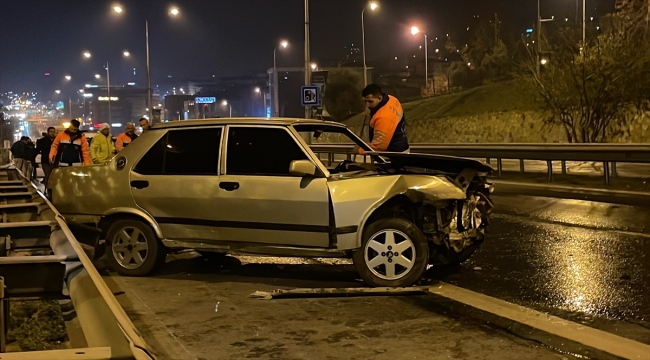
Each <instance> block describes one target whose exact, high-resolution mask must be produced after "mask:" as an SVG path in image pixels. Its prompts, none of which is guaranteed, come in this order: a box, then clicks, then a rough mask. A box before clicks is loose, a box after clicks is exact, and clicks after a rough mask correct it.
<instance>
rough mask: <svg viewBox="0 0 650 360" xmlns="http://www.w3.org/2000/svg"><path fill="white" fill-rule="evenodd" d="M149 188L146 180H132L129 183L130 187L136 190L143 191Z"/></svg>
mask: <svg viewBox="0 0 650 360" xmlns="http://www.w3.org/2000/svg"><path fill="white" fill-rule="evenodd" d="M148 186H149V182H148V181H147V180H133V181H131V187H134V188H136V189H144V188H146V187H148Z"/></svg>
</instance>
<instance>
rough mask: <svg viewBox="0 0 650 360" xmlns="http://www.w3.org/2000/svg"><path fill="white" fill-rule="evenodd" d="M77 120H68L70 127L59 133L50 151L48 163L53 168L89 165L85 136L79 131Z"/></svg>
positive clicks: (88, 152)
mask: <svg viewBox="0 0 650 360" xmlns="http://www.w3.org/2000/svg"><path fill="white" fill-rule="evenodd" d="M80 125H81V124H80V123H79V120H76V119H72V120H70V126H69V127H68V128H67V129H66V130H65V131H63V132H60V133H59V134H58V135H57V136H56V138H54V142H52V148H51V149H50V162H51V163H52V164H54V166H63V167H67V166H83V165H90V164H91V161H90V151H89V149H88V148H89V147H88V140H87V139H86V136H85V135H84V134H82V133H81V132H80V131H79V126H80Z"/></svg>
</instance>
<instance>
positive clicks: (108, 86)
mask: <svg viewBox="0 0 650 360" xmlns="http://www.w3.org/2000/svg"><path fill="white" fill-rule="evenodd" d="M106 89H107V91H108V122H109V124H110V123H112V122H113V116H112V113H111V71H110V70H109V68H108V61H107V62H106Z"/></svg>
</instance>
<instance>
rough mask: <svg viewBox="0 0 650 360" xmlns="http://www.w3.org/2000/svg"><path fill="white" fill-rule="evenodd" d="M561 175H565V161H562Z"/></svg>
mask: <svg viewBox="0 0 650 360" xmlns="http://www.w3.org/2000/svg"><path fill="white" fill-rule="evenodd" d="M562 175H566V161H565V160H562Z"/></svg>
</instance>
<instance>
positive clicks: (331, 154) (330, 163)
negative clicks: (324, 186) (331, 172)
mask: <svg viewBox="0 0 650 360" xmlns="http://www.w3.org/2000/svg"><path fill="white" fill-rule="evenodd" d="M333 157H334V154H333V153H328V154H327V166H332V158H333Z"/></svg>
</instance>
